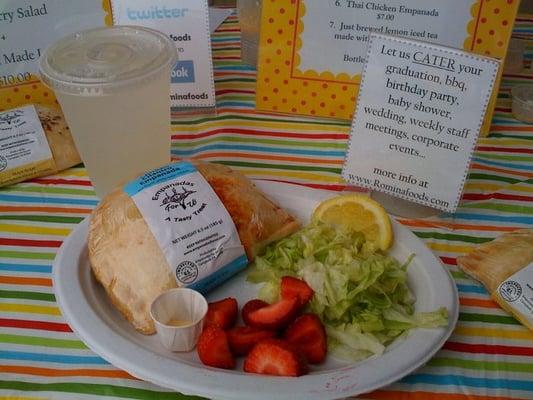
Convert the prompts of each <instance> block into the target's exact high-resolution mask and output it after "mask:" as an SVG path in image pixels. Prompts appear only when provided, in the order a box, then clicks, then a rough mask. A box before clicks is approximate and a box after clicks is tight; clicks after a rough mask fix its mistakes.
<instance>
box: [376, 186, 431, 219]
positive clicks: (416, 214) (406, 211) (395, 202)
mask: <svg viewBox="0 0 533 400" xmlns="http://www.w3.org/2000/svg"><path fill="white" fill-rule="evenodd" d="M370 197H371V198H372V199H374V200H376V201H377V202H378V203H379V204H381V205H382V206H383V208H384V209H385V210H387V212H388V213H389V214H391V215H394V216H395V217H402V218H428V217H432V216H434V215H437V214H440V213H441V212H442V211H440V210H437V209H436V208H431V207H427V206H423V205H421V204H416V203H413V202H411V201H407V200H402V199H399V198H398V197H394V196H391V195H389V194H386V193H383V192H377V191H373V192H371V193H370Z"/></svg>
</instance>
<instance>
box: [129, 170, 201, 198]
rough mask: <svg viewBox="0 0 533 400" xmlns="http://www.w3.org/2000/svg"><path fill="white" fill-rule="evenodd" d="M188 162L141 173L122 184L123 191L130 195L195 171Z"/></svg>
mask: <svg viewBox="0 0 533 400" xmlns="http://www.w3.org/2000/svg"><path fill="white" fill-rule="evenodd" d="M195 171H196V168H195V166H194V165H192V164H191V163H190V162H177V163H173V164H169V165H165V166H164V167H160V168H157V169H154V170H152V171H149V172H147V173H145V174H144V175H141V176H140V177H138V178H137V179H135V180H134V181H131V182H129V183H128V184H126V186H124V191H125V192H126V193H127V194H128V195H129V196H130V197H131V196H133V195H135V194H137V193H139V192H140V191H141V190H144V189H147V188H149V187H152V186H155V185H158V184H160V183H163V182H166V181H169V180H171V179H174V178H177V177H180V176H183V175H187V174H190V173H191V172H195Z"/></svg>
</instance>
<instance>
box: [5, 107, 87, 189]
mask: <svg viewBox="0 0 533 400" xmlns="http://www.w3.org/2000/svg"><path fill="white" fill-rule="evenodd" d="M32 113H36V115H37V118H38V120H37V121H36V122H37V124H39V123H40V126H39V127H38V128H39V129H42V132H43V133H44V139H43V140H42V141H41V140H40V138H39V133H38V131H37V129H35V130H32V128H31V127H29V126H30V124H31V114H32ZM0 133H1V135H0V139H1V142H2V146H1V148H0V186H4V185H9V184H12V183H17V182H22V181H24V180H27V179H32V178H38V177H40V176H44V175H50V174H53V173H57V172H59V171H63V170H64V169H67V168H70V167H72V166H74V165H77V164H79V163H81V159H80V155H79V154H78V150H77V149H76V146H75V144H74V141H73V139H72V135H71V132H70V129H69V126H68V125H67V123H66V121H65V116H64V115H63V113H62V112H61V110H60V109H59V108H56V107H50V106H43V105H40V104H35V105H31V106H26V107H23V108H15V109H10V110H8V111H6V112H2V113H0ZM40 154H48V159H47V157H46V156H42V155H40Z"/></svg>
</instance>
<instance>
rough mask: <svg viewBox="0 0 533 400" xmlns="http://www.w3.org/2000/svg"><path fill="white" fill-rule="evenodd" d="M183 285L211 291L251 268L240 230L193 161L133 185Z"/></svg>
mask: <svg viewBox="0 0 533 400" xmlns="http://www.w3.org/2000/svg"><path fill="white" fill-rule="evenodd" d="M124 191H125V192H126V193H127V194H129V195H130V196H131V198H132V199H133V201H134V202H135V204H136V206H137V207H138V208H139V210H140V211H141V214H142V216H143V218H144V220H145V221H146V223H147V224H148V226H149V227H150V230H151V232H152V234H153V235H154V237H155V239H156V241H157V243H158V244H159V247H160V248H161V250H162V252H163V254H164V255H165V258H166V260H167V263H168V265H169V267H170V269H171V271H172V274H173V275H174V277H175V278H176V281H177V283H178V285H179V286H187V287H190V288H192V289H195V290H198V291H201V292H207V291H209V290H210V289H211V288H213V287H215V286H217V285H218V284H220V283H222V282H223V281H225V280H226V279H227V278H229V277H231V276H232V275H234V274H235V273H237V272H238V271H240V270H241V269H243V268H244V267H245V266H246V265H247V264H248V259H247V257H246V255H245V252H244V247H243V246H242V244H241V241H240V238H239V234H238V233H237V228H236V227H235V224H234V223H233V220H232V219H231V216H230V215H229V213H228V211H227V210H226V208H225V207H224V204H223V203H222V202H221V201H220V199H219V198H218V196H217V195H216V193H215V192H214V190H213V189H212V188H211V186H210V185H209V183H208V182H207V181H206V180H205V178H204V177H203V176H202V175H201V174H200V172H198V171H197V170H196V168H195V167H194V165H192V164H191V163H188V162H181V163H174V164H170V165H168V166H165V167H161V168H158V169H156V170H154V171H151V172H148V173H146V174H144V175H142V176H141V177H139V178H138V179H136V180H134V181H132V182H130V183H128V184H127V185H126V187H125V188H124Z"/></svg>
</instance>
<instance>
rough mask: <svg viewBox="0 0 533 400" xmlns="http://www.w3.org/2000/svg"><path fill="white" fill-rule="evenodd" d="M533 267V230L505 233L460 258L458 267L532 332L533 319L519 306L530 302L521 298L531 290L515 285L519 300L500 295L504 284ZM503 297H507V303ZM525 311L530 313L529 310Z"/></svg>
mask: <svg viewBox="0 0 533 400" xmlns="http://www.w3.org/2000/svg"><path fill="white" fill-rule="evenodd" d="M531 263H533V229H522V230H517V231H514V232H510V233H506V234H504V235H502V236H500V237H498V238H496V239H494V240H492V241H490V242H486V243H483V244H481V245H479V246H477V247H476V248H475V249H474V250H473V251H472V252H471V253H469V254H467V255H465V256H461V257H458V258H457V265H458V266H459V267H460V268H461V269H462V270H463V271H464V272H466V273H467V274H468V275H470V276H472V277H473V278H475V279H477V280H478V281H480V282H481V283H482V284H483V285H484V286H485V288H486V289H487V291H488V292H489V293H490V295H491V296H492V298H493V299H494V300H495V301H496V302H497V303H498V304H499V305H500V306H501V307H502V308H504V309H505V310H507V311H509V312H511V313H512V314H513V315H515V317H516V318H518V319H519V320H520V321H521V322H522V323H523V324H524V325H526V326H528V327H529V328H530V329H532V330H533V323H532V322H531V319H529V318H528V317H527V316H526V315H525V314H524V313H523V312H521V311H520V309H521V306H520V304H521V303H523V302H528V300H527V299H520V298H519V297H520V294H524V295H526V293H527V292H526V290H529V289H528V288H527V286H524V287H523V288H522V285H521V284H519V283H517V284H516V285H515V284H514V283H513V284H512V285H515V286H516V289H517V293H516V294H517V295H518V297H516V296H510V297H509V295H505V294H504V296H503V297H502V293H500V292H499V291H498V288H499V287H500V285H501V283H502V282H504V281H506V280H508V279H509V277H511V276H513V275H515V274H516V273H518V272H519V271H522V269H523V268H525V267H527V266H528V265H530V264H531ZM530 268H532V269H531V283H530V284H531V285H533V267H530ZM502 286H503V285H502ZM508 286H509V285H508ZM502 290H505V288H503V289H502ZM507 290H509V291H514V290H515V287H508V288H507ZM518 292H520V293H518ZM504 297H508V300H506V299H504ZM514 297H516V298H514ZM509 300H511V301H509ZM511 303H514V304H511ZM524 310H527V306H526V308H525V309H524ZM524 310H522V311H524Z"/></svg>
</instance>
